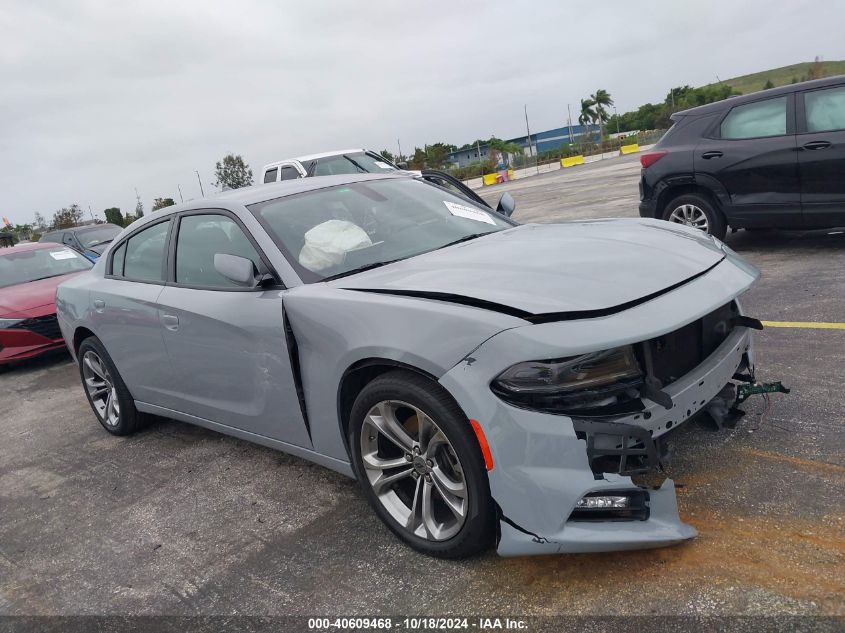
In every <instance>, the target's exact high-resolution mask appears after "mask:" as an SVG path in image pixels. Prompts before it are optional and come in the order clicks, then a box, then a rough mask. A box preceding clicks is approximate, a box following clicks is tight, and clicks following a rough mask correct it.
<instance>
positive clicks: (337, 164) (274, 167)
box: [261, 149, 400, 184]
mask: <svg viewBox="0 0 845 633" xmlns="http://www.w3.org/2000/svg"><path fill="white" fill-rule="evenodd" d="M396 171H400V168H399V167H397V166H396V165H394V164H393V163H392V162H391V161H389V160H387V159H386V158H384V157H383V156H382V155H381V154H378V153H376V152H371V151H369V150H365V149H344V150H334V151H331V152H322V153H320V154H309V155H308V156H299V157H297V158H286V159H284V160H279V161H276V162H275V163H270V164H268V165H264V169H262V170H261V173H262V174H264V176H263V178H262V180H263V182H264V183H265V184H266V183H270V182H280V181H283V180H296V179H297V178H308V177H311V176H338V175H343V174H379V173H391V172H396Z"/></svg>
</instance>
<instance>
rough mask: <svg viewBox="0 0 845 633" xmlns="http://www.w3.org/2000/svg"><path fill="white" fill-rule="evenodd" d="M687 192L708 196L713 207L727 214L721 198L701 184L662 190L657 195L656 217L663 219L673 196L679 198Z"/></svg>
mask: <svg viewBox="0 0 845 633" xmlns="http://www.w3.org/2000/svg"><path fill="white" fill-rule="evenodd" d="M687 193H694V194H696V195H699V196H702V197H704V198H707V200H708V201H710V204H712V205H713V208H714V209H716V211H718V212H719V213H721V214H722V216H724V215H725V213H724V211H722V206H721V205H720V204H719V200H718V199H717V198H716V196H714V195H713V192H712V191H710V189H708V188H707V187H702V186H701V185H677V186H675V187H669V188H667V189H664V190H663V191H661V192H660V195H659V196H658V197H657V205H656V206H655V209H654V212H655V215H656V219H658V220H662V219H663V211H664V209H665V207H666V205H667V204H669V201H670V200H672V199H673V198H677V197H678V196H683V195H684V194H687ZM726 221H727V220H726Z"/></svg>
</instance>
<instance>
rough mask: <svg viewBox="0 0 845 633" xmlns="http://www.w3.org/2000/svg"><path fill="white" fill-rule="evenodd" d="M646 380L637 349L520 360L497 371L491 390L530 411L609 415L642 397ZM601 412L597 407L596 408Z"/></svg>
mask: <svg viewBox="0 0 845 633" xmlns="http://www.w3.org/2000/svg"><path fill="white" fill-rule="evenodd" d="M642 382H643V372H642V370H641V369H640V365H639V362H638V361H637V357H636V356H635V354H634V350H633V347H631V346H630V345H628V346H626V347H618V348H616V349H611V350H605V351H602V352H592V353H590V354H583V355H581V356H572V357H569V358H558V359H553V360H540V361H527V362H523V363H517V364H516V365H513V366H512V367H509V368H508V369H506V370H505V371H503V372H502V373H501V374H499V375H498V376H497V377H496V378H495V379H494V380H493V383H492V385H491V386H492V389H493V391H494V392H495V393H496V394H497V395H498V396H499V397H500V398H502V399H503V400H505V401H507V402H510V403H511V404H515V405H518V406H523V407H527V408H532V409H539V410H543V411H551V412H553V413H568V412H573V411H585V412H587V411H592V412H593V414H594V415H595V414H599V413H600V412H602V411H603V412H605V414H607V415H611V414H613V413H614V412H616V409H618V408H619V406H620V405H623V404H625V403H629V402H633V401H634V400H637V399H638V397H639V391H640V387H641V386H642ZM596 410H598V411H596Z"/></svg>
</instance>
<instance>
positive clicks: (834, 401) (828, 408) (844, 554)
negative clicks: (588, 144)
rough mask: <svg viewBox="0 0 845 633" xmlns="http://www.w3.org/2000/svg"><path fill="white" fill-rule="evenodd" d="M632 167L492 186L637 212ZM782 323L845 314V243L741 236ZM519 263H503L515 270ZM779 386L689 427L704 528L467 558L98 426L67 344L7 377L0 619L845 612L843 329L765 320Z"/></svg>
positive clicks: (690, 472)
mask: <svg viewBox="0 0 845 633" xmlns="http://www.w3.org/2000/svg"><path fill="white" fill-rule="evenodd" d="M638 177H639V165H638V162H637V157H636V156H634V157H627V158H620V159H611V160H606V161H603V162H601V163H597V164H592V165H586V166H583V167H580V168H574V169H571V170H565V171H559V172H551V173H548V174H542V175H540V176H536V177H532V178H526V179H524V180H520V181H516V182H512V183H508V184H505V185H500V186H497V187H495V188H491V189H489V190H484V191H483V192H482V193H483V195H484V196H485V197H488V198H490V199H491V200H495V199H496V198H498V196H499V195H501V193H502V192H503V191H505V190H508V191H511V193H512V194H513V196H514V198H515V199H516V202H517V211H516V214H515V217H516V218H517V219H518V220H521V221H530V222H554V221H561V220H570V219H584V218H597V217H609V216H635V215H636V213H637V211H636V205H637V189H636V186H637V179H638ZM727 242H728V244H729V245H730V246H731V247H732V248H734V249H735V250H736V251H738V252H739V253H741V254H742V255H744V256H745V257H747V258H748V259H749V260H750V261H751V262H752V263H754V264H755V265H757V266H758V267H759V268H760V269H761V270H762V271H763V279H762V280H761V282H760V283H759V284H758V285H757V286H756V287H755V288H753V289H752V290H751V291H750V292H749V293H748V294H747V295H746V297H745V299H744V306H745V308H746V311H747V313H749V314H750V315H752V316H755V317H757V318H760V319H763V320H768V321H782V322H842V321H845V275H843V273H842V271H843V270H845V235H844V234H842V233H841V232H836V231H813V232H781V231H760V232H753V233H751V232H747V231H740V232H737V233H734V234H730V235H729V236H728V238H727ZM504 265H506V263H505V264H504ZM757 363H758V377H759V378H761V379H763V380H777V379H782V380H783V381H784V383H785V384H787V385H788V386H789V387H790V388H792V393H791V394H790V395H776V396H774V397H773V398H772V403H771V409H770V410H769V411H768V413H767V414H765V415H764V413H765V412H764V409H765V407H764V406H763V402H762V401H759V402H756V401H750V402H749V403H748V404H747V406H745V408H746V410H747V412H748V414H747V415H746V417H745V419H744V420H743V421H741V422H740V424H739V426H738V428H737V429H735V430H732V431H723V432H715V431H713V430H711V429H710V428H708V427H706V426H705V425H704V424H702V423H697V422H691V423H690V424H688V425H686V428H684V429H683V430H682V432H681V433H679V434H678V436H677V437H676V440H675V445H674V459H673V461H672V462H671V464H670V468H669V470H670V474H671V475H672V477H673V478H674V479H675V481H676V483H677V484H678V486H679V505H680V511H681V515H682V518H683V519H684V520H686V521H687V522H689V523H691V524H692V525H694V526H695V527H696V528H697V529H698V530H699V532H700V535H699V537H698V538H697V539H695V540H694V541H691V542H689V543H687V544H684V545H681V546H676V547H671V548H666V549H660V550H651V551H640V552H622V553H611V554H595V555H577V556H553V557H538V558H521V559H501V558H498V557H497V556H496V555H495V554H494V553H492V552H490V553H489V554H487V555H485V556H483V557H481V558H477V559H473V560H469V561H462V562H448V561H439V560H433V559H429V558H426V557H423V556H421V555H419V554H416V553H415V552H413V551H412V550H410V549H408V548H406V547H405V546H403V545H402V544H400V543H399V541H397V540H396V539H395V538H394V537H393V536H392V535H391V534H390V533H389V532H388V530H387V529H386V528H385V527H384V526H383V525H382V524H381V523H380V522H379V520H378V519H377V518H376V516H375V515H374V514H373V513H372V512H371V511H370V509H369V507H368V506H367V505H366V502H365V500H364V498H363V496H362V495H361V494H360V493H359V491H358V488H357V484H356V483H355V482H353V481H351V480H348V479H345V478H343V477H341V476H340V475H337V474H335V473H333V472H330V471H328V470H325V469H323V468H320V467H318V466H315V465H312V464H310V463H307V462H305V461H302V460H300V459H297V458H293V457H289V456H287V455H284V454H281V453H278V452H274V451H272V450H269V449H266V448H262V447H260V446H255V445H252V444H248V443H246V442H242V441H239V440H235V439H231V438H228V437H225V436H222V435H218V434H216V433H213V432H210V431H206V430H204V429H200V428H196V427H191V426H188V425H185V424H182V423H178V422H172V421H167V420H161V421H158V422H155V423H153V424H152V425H150V426H149V427H148V428H146V429H145V430H144V431H143V432H141V433H139V434H137V435H135V436H132V437H129V438H116V437H112V436H110V435H108V434H107V433H106V432H105V431H103V430H102V428H101V427H100V426H99V424H97V422H96V420H95V419H94V416H93V414H92V413H91V411H90V409H89V407H88V404H87V402H86V400H85V397H84V395H83V392H82V390H81V388H80V386H79V378H78V375H77V372H76V367H75V366H74V365H72V364H71V362H70V360H69V358H68V357H67V356H65V355H62V354H58V355H55V356H52V357H49V358H43V359H40V360H37V361H34V362H30V363H27V364H24V365H21V366H18V367H16V368H13V369H11V370H9V371H7V372H5V373H3V374H0V419H2V423H0V433H2V438H3V440H2V442H0V613H3V614H42V615H47V614H180V615H192V614H204V615H208V614H248V615H281V614H308V615H316V614H331V615H351V614H361V615H375V614H379V613H386V614H449V613H460V614H513V615H552V614H555V615H556V614H579V615H590V614H602V615H608V614H622V613H630V614H697V615H717V614H743V615H772V614H787V613H788V614H829V615H833V614H837V615H845V599H843V596H845V538H844V537H845V510H843V504H842V494H843V491H845V457H844V456H845V439H843V437H845V436H843V432H842V427H843V422H845V415H843V412H842V400H843V390H844V389H845V380H843V377H844V372H845V370H843V367H845V330H842V329H808V328H803V327H798V328H792V327H790V328H770V329H766V330H764V331H763V332H761V333H759V335H758V337H757Z"/></svg>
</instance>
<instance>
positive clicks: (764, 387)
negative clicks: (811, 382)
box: [736, 380, 789, 404]
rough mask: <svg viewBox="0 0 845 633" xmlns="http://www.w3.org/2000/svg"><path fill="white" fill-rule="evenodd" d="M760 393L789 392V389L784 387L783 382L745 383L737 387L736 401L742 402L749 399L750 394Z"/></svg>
mask: <svg viewBox="0 0 845 633" xmlns="http://www.w3.org/2000/svg"><path fill="white" fill-rule="evenodd" d="M758 393H789V389H787V388H786V387H784V386H783V385H782V384H781V382H780V381H779V380H778V381H775V382H753V383H743V384H741V385H739V386H738V387H737V388H736V403H737V404H740V403H741V402H744V401H745V400H747V399H748V397H749V396H753V395H756V394H758Z"/></svg>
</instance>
